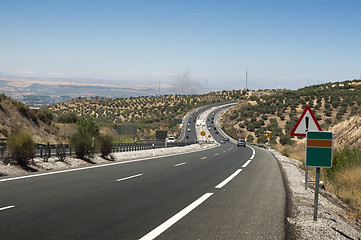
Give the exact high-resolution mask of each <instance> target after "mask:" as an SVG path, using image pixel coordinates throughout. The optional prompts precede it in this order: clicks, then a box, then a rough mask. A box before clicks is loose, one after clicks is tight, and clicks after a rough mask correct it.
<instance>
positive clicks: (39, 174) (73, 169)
mask: <svg viewBox="0 0 361 240" xmlns="http://www.w3.org/2000/svg"><path fill="white" fill-rule="evenodd" d="M218 147H219V146H218ZM200 151H204V149H201V150H195V151H190V152H183V153H174V154H168V155H163V156H154V157H148V158H140V159H135V160H128V161H124V162H115V163H106V164H100V165H96V166H88V167H80V168H72V169H66V170H59V171H54V172H46V173H38V174H32V175H24V176H19V177H12V178H4V179H0V182H8V181H14V180H19V179H25V178H33V177H41V176H47V175H54V174H59V173H66V172H75V171H81V170H87V169H92V168H101V167H110V166H113V165H119V164H126V163H133V162H141V161H147V160H152V159H157V158H165V157H172V156H177V155H183V154H190V153H194V152H200Z"/></svg>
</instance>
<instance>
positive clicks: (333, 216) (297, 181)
mask: <svg viewBox="0 0 361 240" xmlns="http://www.w3.org/2000/svg"><path fill="white" fill-rule="evenodd" d="M270 151H271V153H272V154H273V155H274V156H275V158H276V159H277V160H278V162H279V164H280V167H281V169H282V172H283V174H284V178H285V180H286V182H287V183H286V184H285V185H286V188H288V189H287V195H288V199H289V203H288V208H289V211H288V217H287V225H289V227H290V228H292V230H293V232H292V233H291V234H290V235H291V236H292V237H293V238H297V239H361V233H360V230H359V229H357V226H355V225H353V224H352V222H351V221H350V220H349V219H347V217H346V216H347V214H346V211H345V209H344V208H343V207H341V206H340V205H339V204H335V203H334V202H335V200H333V201H331V200H329V197H328V198H326V197H324V196H323V194H320V195H319V204H318V220H317V222H315V221H313V201H314V189H313V188H312V187H308V189H307V190H305V186H304V172H303V171H302V170H301V168H300V162H299V161H297V160H294V159H290V158H288V157H285V156H283V155H282V154H281V153H279V152H277V151H275V150H273V149H271V150H270ZM328 195H329V196H332V195H331V194H329V193H328ZM332 198H333V199H335V198H336V197H332Z"/></svg>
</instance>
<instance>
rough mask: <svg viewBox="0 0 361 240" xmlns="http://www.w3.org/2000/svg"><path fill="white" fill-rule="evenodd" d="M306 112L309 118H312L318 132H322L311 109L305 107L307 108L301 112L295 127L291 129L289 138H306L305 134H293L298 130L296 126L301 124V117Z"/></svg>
mask: <svg viewBox="0 0 361 240" xmlns="http://www.w3.org/2000/svg"><path fill="white" fill-rule="evenodd" d="M307 111H310V114H311V117H312V119H313V121H314V122H315V124H316V127H317V128H318V130H319V131H322V128H321V126H320V124H318V121H317V119H316V117H315V115H314V114H313V112H312V110H311V107H310V106H308V105H307V107H306V108H305V110H304V111H303V113H302V115H301V117H300V118H299V119H298V121H297V123H296V125H295V126H294V127H293V129H292V131H291V133H290V135H291V136H295V137H296V136H298V137H306V133H295V131H296V129H297V128H298V125H300V123H301V121H302V119H303V117H304V116H305V114H306V112H307Z"/></svg>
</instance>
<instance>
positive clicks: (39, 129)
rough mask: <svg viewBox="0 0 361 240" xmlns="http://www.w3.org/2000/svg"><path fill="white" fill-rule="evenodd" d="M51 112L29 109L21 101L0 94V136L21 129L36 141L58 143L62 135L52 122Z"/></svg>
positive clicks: (62, 139)
mask: <svg viewBox="0 0 361 240" xmlns="http://www.w3.org/2000/svg"><path fill="white" fill-rule="evenodd" d="M52 119H53V116H52V113H51V112H49V111H45V110H35V109H29V108H28V107H27V106H25V105H24V104H23V103H20V102H17V101H15V100H12V99H11V98H9V97H7V96H5V95H0V137H8V135H9V134H10V132H12V131H14V130H16V129H22V130H25V131H27V132H30V133H31V134H32V136H33V138H34V141H35V142H37V143H46V142H50V143H59V142H62V141H64V136H63V135H62V134H61V132H60V131H59V127H57V126H56V125H55V124H54V123H53V122H52Z"/></svg>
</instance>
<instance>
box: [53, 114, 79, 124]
mask: <svg viewBox="0 0 361 240" xmlns="http://www.w3.org/2000/svg"><path fill="white" fill-rule="evenodd" d="M56 121H57V122H59V123H76V122H77V121H78V115H76V113H74V112H70V113H65V114H60V115H59V116H58V117H57V119H56Z"/></svg>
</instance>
